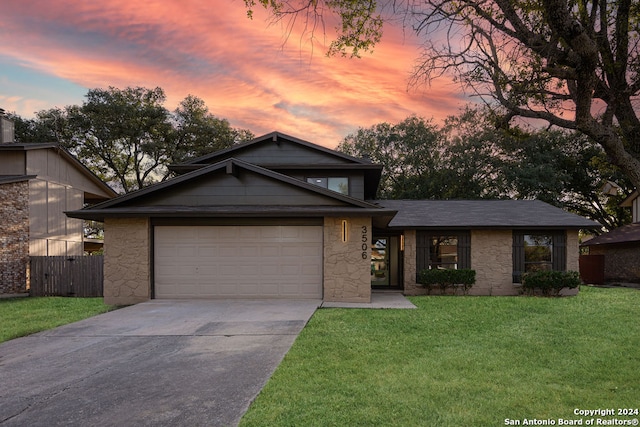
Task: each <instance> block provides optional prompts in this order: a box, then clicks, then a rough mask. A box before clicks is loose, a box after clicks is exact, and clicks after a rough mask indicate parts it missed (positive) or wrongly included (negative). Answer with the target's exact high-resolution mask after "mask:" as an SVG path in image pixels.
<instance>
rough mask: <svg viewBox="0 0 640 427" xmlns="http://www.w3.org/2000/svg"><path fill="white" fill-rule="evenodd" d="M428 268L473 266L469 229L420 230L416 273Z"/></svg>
mask: <svg viewBox="0 0 640 427" xmlns="http://www.w3.org/2000/svg"><path fill="white" fill-rule="evenodd" d="M427 268H429V269H431V268H448V269H454V270H456V269H461V268H471V234H470V233H469V232H468V231H451V232H446V231H445V232H430V231H418V232H417V234H416V273H418V272H419V271H420V270H424V269H427Z"/></svg>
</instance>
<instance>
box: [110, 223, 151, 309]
mask: <svg viewBox="0 0 640 427" xmlns="http://www.w3.org/2000/svg"><path fill="white" fill-rule="evenodd" d="M104 251H105V252H104V302H105V304H112V305H129V304H136V303H139V302H143V301H147V300H149V299H150V298H151V276H150V266H151V263H150V256H151V249H150V227H149V220H148V219H147V218H107V219H106V220H105V223H104Z"/></svg>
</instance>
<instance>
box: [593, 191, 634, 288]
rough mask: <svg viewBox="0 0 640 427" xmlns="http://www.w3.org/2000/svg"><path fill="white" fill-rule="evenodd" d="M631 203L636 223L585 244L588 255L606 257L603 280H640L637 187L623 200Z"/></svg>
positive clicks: (625, 205) (626, 203)
mask: <svg viewBox="0 0 640 427" xmlns="http://www.w3.org/2000/svg"><path fill="white" fill-rule="evenodd" d="M620 206H622V207H630V208H631V211H632V218H633V223H632V224H629V225H624V226H622V227H619V228H616V229H614V230H611V231H610V232H608V233H604V234H601V235H600V236H597V237H594V238H593V239H590V240H587V241H586V242H584V243H583V244H582V246H583V247H586V248H588V255H590V256H593V255H595V256H601V257H604V260H603V262H602V264H603V267H604V275H603V276H602V277H603V279H604V282H633V283H640V197H638V190H636V191H634V192H633V193H631V195H630V196H629V197H627V198H626V199H625V200H624V201H623V202H622V203H621V204H620Z"/></svg>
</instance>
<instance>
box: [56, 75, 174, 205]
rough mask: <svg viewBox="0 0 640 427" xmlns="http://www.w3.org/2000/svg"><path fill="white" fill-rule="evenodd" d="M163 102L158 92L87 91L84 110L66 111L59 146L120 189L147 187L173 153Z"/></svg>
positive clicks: (112, 88)
mask: <svg viewBox="0 0 640 427" xmlns="http://www.w3.org/2000/svg"><path fill="white" fill-rule="evenodd" d="M165 98H166V97H165V94H164V91H163V90H162V89H161V88H155V89H145V88H141V87H135V88H131V87H129V88H126V89H122V90H121V89H117V88H114V87H109V88H108V89H91V90H89V92H88V93H87V100H86V101H85V102H84V103H83V104H82V106H71V107H67V109H66V115H67V121H68V128H69V132H70V134H71V138H70V139H68V140H67V139H65V140H63V141H61V142H62V143H63V145H65V146H66V148H67V149H69V151H71V152H72V153H73V154H75V155H76V156H77V157H78V159H79V160H80V161H82V162H83V163H85V164H87V165H91V167H92V169H93V170H94V171H96V172H97V174H98V175H99V176H100V177H101V178H102V179H103V180H104V181H105V182H107V183H111V184H112V185H114V187H115V188H118V189H119V190H120V191H124V192H125V193H128V192H130V191H133V190H137V189H140V188H142V187H145V186H146V185H149V184H151V183H153V182H155V181H157V180H158V179H159V174H160V168H161V167H162V166H164V164H166V162H167V159H168V158H169V156H170V152H171V151H170V141H169V138H170V130H171V126H170V124H169V121H168V119H169V112H168V111H167V109H166V108H164V106H163V104H164V101H165Z"/></svg>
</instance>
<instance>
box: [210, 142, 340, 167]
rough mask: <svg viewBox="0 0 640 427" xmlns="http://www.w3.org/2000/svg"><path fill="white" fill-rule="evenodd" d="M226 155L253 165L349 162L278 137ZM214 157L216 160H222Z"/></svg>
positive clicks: (222, 158) (222, 157)
mask: <svg viewBox="0 0 640 427" xmlns="http://www.w3.org/2000/svg"><path fill="white" fill-rule="evenodd" d="M227 157H234V158H236V159H240V160H243V161H245V162H248V163H253V164H255V165H314V164H335V163H338V164H350V163H352V162H350V161H349V160H347V159H342V158H340V157H337V156H332V155H330V154H328V153H323V152H321V151H317V150H314V149H312V148H310V147H305V146H302V145H300V144H297V143H291V142H289V141H286V140H283V139H280V140H279V142H278V143H275V142H272V141H264V142H262V143H260V144H254V145H251V146H249V147H247V148H246V149H240V150H236V151H233V152H232V153H230V154H229V156H227ZM227 157H224V156H221V157H216V158H215V159H214V160H215V161H216V162H218V161H221V160H224V159H225V158H227Z"/></svg>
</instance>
